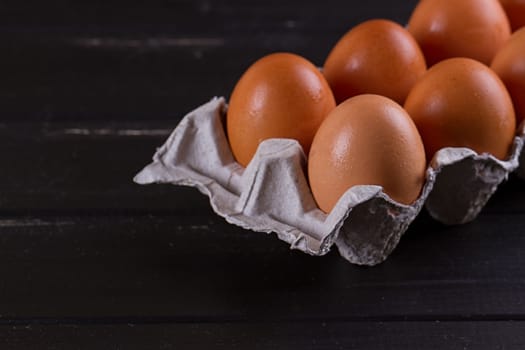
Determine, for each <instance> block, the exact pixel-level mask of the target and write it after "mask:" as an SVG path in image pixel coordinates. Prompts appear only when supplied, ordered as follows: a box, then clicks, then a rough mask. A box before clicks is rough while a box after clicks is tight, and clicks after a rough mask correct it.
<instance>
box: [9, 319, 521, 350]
mask: <svg viewBox="0 0 525 350" xmlns="http://www.w3.org/2000/svg"><path fill="white" fill-rule="evenodd" d="M0 339H1V340H0V344H2V348H3V349H13V350H14V349H33V348H37V349H56V350H58V349H68V350H70V349H181V348H183V349H186V350H192V349H198V350H201V349H227V350H235V349H276V350H278V349H286V350H292V349H312V350H314V349H317V350H321V349H326V350H332V349H377V350H383V349H385V350H386V349H388V350H395V349H399V350H405V349H427V350H433V349H436V350H438V349H439V350H441V349H450V350H454V349H458V350H464V349H489V350H503V349H505V350H512V349H523V345H524V344H525V323H524V322H370V323H367V322H365V323H355V322H321V321H319V322H293V323H274V322H269V323H234V324H232V323H225V324H213V323H193V324H155V325H134V324H128V325H40V324H29V325H13V326H2V327H0Z"/></svg>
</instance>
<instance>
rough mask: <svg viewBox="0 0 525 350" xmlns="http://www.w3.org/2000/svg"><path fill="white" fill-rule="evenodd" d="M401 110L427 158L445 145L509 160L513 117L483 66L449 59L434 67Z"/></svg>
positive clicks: (496, 81)
mask: <svg viewBox="0 0 525 350" xmlns="http://www.w3.org/2000/svg"><path fill="white" fill-rule="evenodd" d="M405 109H406V110H407V112H408V114H409V115H410V116H411V117H412V119H413V120H414V122H415V123H416V126H417V128H418V130H419V132H420V134H421V137H422V138H423V142H424V143H425V149H426V153H427V158H428V159H431V158H432V157H433V156H434V154H435V153H436V152H437V151H438V150H440V149H441V148H444V147H466V148H470V149H472V150H474V151H476V152H477V153H478V154H482V153H490V154H492V155H494V156H495V157H497V158H499V159H502V160H503V159H505V158H507V156H508V153H509V150H510V147H511V145H512V141H513V138H514V134H515V129H516V119H515V115H514V108H513V107H512V101H511V99H510V96H509V94H508V92H507V90H506V89H505V86H504V85H503V83H502V82H501V80H500V79H499V78H498V77H497V75H496V74H495V73H494V72H493V71H492V70H491V69H490V68H488V67H487V66H485V65H483V64H481V63H480V62H478V61H475V60H472V59H468V58H452V59H449V60H445V61H442V62H440V63H438V64H436V65H435V66H433V67H432V68H431V69H430V70H429V71H428V72H427V73H426V74H425V75H424V76H423V77H422V78H421V80H420V81H419V82H418V83H417V84H416V85H415V86H414V88H413V89H412V91H411V92H410V94H409V95H408V97H407V100H406V103H405Z"/></svg>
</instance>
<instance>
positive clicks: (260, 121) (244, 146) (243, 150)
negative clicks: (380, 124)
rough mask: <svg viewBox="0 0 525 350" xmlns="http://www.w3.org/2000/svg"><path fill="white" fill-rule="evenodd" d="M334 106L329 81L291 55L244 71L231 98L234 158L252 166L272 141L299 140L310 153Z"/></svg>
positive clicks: (229, 117) (266, 60) (260, 62)
mask: <svg viewBox="0 0 525 350" xmlns="http://www.w3.org/2000/svg"><path fill="white" fill-rule="evenodd" d="M334 107H335V100H334V97H333V94H332V91H331V90H330V87H329V86H328V83H327V82H326V80H325V78H324V77H323V75H322V74H321V73H320V72H319V70H318V69H317V68H316V67H315V66H314V65H313V64H312V63H310V62H309V61H308V60H306V59H304V58H302V57H300V56H297V55H294V54H290V53H275V54H271V55H268V56H265V57H263V58H261V59H260V60H258V61H257V62H255V63H254V64H253V65H252V66H251V67H250V68H249V69H248V70H247V71H246V72H245V73H244V75H243V76H242V77H241V79H240V80H239V81H238V82H237V85H236V86H235V88H234V90H233V93H232V95H231V97H230V104H229V107H228V113H227V117H226V125H227V133H228V139H229V142H230V146H231V150H232V153H233V156H234V157H235V159H236V160H237V161H238V162H239V163H240V164H241V165H243V166H247V165H248V163H249V162H250V160H251V159H252V157H253V156H254V154H255V152H256V150H257V147H258V146H259V143H260V142H261V141H263V140H266V139H269V138H292V139H296V140H298V141H299V143H300V144H301V146H302V147H303V149H304V151H305V154H308V151H309V150H310V145H311V143H312V139H313V137H314V135H315V132H316V131H317V129H318V128H319V125H321V122H322V121H323V120H324V118H325V117H326V115H327V114H328V113H329V112H330V111H331V110H332V109H333V108H334Z"/></svg>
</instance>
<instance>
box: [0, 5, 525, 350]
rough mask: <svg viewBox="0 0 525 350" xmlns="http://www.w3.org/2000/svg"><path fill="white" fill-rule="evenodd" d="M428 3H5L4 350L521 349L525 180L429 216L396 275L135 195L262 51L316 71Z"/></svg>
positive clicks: (186, 202) (172, 192)
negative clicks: (369, 32) (173, 141)
mask: <svg viewBox="0 0 525 350" xmlns="http://www.w3.org/2000/svg"><path fill="white" fill-rule="evenodd" d="M415 3H416V1H415V0H411V1H408V0H403V1H401V0H399V1H388V0H369V1H342V0H325V1H322V2H315V3H314V2H312V3H308V2H304V1H296V0H294V1H274V0H270V1H264V2H263V1H252V2H244V1H239V0H230V1H222V2H218V1H216V2H212V1H207V0H202V1H189V0H178V1H160V0H156V1H149V2H145V1H144V2H141V1H132V0H127V1H114V2H107V1H102V0H100V1H90V2H87V1H86V2H85V3H76V4H74V2H67V1H59V0H54V1H47V2H43V1H36V0H34V1H4V2H2V3H1V4H0V19H1V20H0V28H1V30H0V43H1V55H0V62H1V63H0V112H1V116H0V118H1V119H0V120H1V122H0V157H1V159H2V164H3V166H2V171H1V172H0V207H1V211H0V215H1V217H0V276H1V279H0V348H1V349H77V348H78V349H254V348H255V349H346V348H356V349H361V348H362V349H481V348H483V349H522V348H523V347H524V344H525V206H524V204H523V203H525V181H523V180H519V179H517V178H515V177H513V176H511V177H510V179H509V181H508V182H507V183H505V184H504V185H503V186H502V187H501V188H500V190H499V191H498V193H497V194H496V195H495V197H493V199H491V201H490V203H489V204H488V206H487V207H486V208H485V209H484V210H483V212H482V214H481V215H480V216H479V218H478V219H477V220H476V221H475V222H473V223H470V224H467V225H464V226H456V227H445V226H442V225H440V224H438V223H436V222H434V221H433V220H432V219H431V218H429V217H428V215H427V214H425V213H422V214H421V215H420V217H419V218H418V219H417V220H416V221H415V222H414V223H413V225H412V226H411V227H410V229H409V230H408V232H407V233H406V235H405V236H404V237H403V239H402V240H401V243H400V245H399V247H398V248H397V249H396V250H395V251H394V253H393V254H392V256H391V257H390V258H389V259H388V260H387V261H386V262H385V263H383V264H381V265H379V266H377V267H374V268H364V267H358V266H354V265H351V264H349V263H347V262H346V261H345V260H343V259H342V258H340V257H339V256H338V254H337V253H336V252H335V251H334V252H331V253H329V254H328V255H327V256H324V257H320V258H315V257H311V256H307V255H305V254H303V253H300V252H298V251H292V250H290V249H289V247H288V245H287V244H286V243H284V242H281V241H279V240H278V239H277V238H276V237H275V235H265V234H262V233H256V232H251V231H245V230H243V229H240V228H238V227H235V226H231V225H229V224H227V223H226V222H225V221H224V220H223V219H221V218H220V217H218V216H216V215H214V213H213V212H212V210H211V209H210V206H209V204H208V201H207V199H206V198H205V197H204V196H202V195H201V194H199V193H198V192H197V191H196V190H193V189H188V188H179V187H174V186H167V185H155V186H146V187H141V186H138V185H135V184H133V183H132V181H131V179H132V177H133V175H134V174H135V173H136V172H137V171H138V170H140V169H141V167H142V166H144V165H145V164H147V163H148V162H149V160H150V157H151V155H152V154H153V152H154V150H155V147H157V146H159V145H161V144H162V143H163V141H164V139H165V138H166V137H167V135H168V134H169V132H170V131H171V129H172V128H174V127H175V126H176V125H177V123H178V121H179V120H180V118H181V117H182V116H183V115H184V114H185V113H186V112H188V111H189V110H191V109H193V108H194V107H196V106H198V105H200V104H201V103H203V102H206V101H208V100H209V99H210V98H211V97H213V96H215V95H219V96H220V95H223V96H226V97H227V96H228V95H229V93H230V91H231V89H232V88H233V85H234V84H235V81H236V80H237V79H238V78H239V76H240V74H241V73H242V72H243V71H244V69H246V68H247V66H248V65H249V64H251V63H252V62H253V61H254V60H255V59H257V58H258V57H260V56H262V55H264V54H267V53H270V52H274V51H292V52H295V53H298V54H301V55H304V56H305V57H307V58H309V59H310V60H312V61H313V62H314V63H316V64H318V65H320V64H322V63H323V60H324V58H325V56H326V54H327V52H328V50H329V49H330V47H331V46H332V45H333V44H334V43H335V41H336V40H337V39H338V38H339V37H340V36H341V35H342V34H343V33H344V32H345V31H346V30H347V29H349V28H350V27H352V26H353V25H355V24H357V23H358V22H360V21H362V20H364V19H368V18H375V17H382V18H390V19H393V20H395V21H397V22H399V23H405V22H406V21H407V19H408V16H409V14H410V11H411V8H412V7H413V6H414V4H415Z"/></svg>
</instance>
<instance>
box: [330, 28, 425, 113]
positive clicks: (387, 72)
mask: <svg viewBox="0 0 525 350" xmlns="http://www.w3.org/2000/svg"><path fill="white" fill-rule="evenodd" d="M425 70H426V64H425V58H424V57H423V53H422V52H421V50H420V49H419V46H418V45H417V42H416V41H415V40H414V38H413V37H412V35H411V34H410V33H409V32H408V31H407V30H406V29H405V28H403V27H401V26H400V25H399V24H397V23H395V22H392V21H387V20H381V19H377V20H369V21H366V22H364V23H361V24H360V25H358V26H357V27H355V28H353V29H352V30H350V31H349V32H348V33H346V34H345V35H344V36H343V37H342V38H341V39H340V40H339V41H338V42H337V44H336V45H335V46H334V48H333V49H332V51H331V52H330V54H329V55H328V58H327V59H326V62H325V64H324V68H323V74H324V76H325V77H326V80H328V83H329V84H330V87H331V88H332V91H333V92H334V96H335V99H336V101H337V102H338V103H341V102H342V101H344V100H346V99H347V98H350V97H352V96H355V95H359V94H364V93H372V94H378V95H383V96H386V97H389V98H391V99H393V100H395V101H396V102H398V103H403V102H404V101H405V98H406V96H407V95H408V92H409V91H410V89H411V88H412V86H413V85H414V83H415V82H416V80H417V79H418V78H419V77H420V76H421V75H422V74H423V73H424V72H425Z"/></svg>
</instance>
